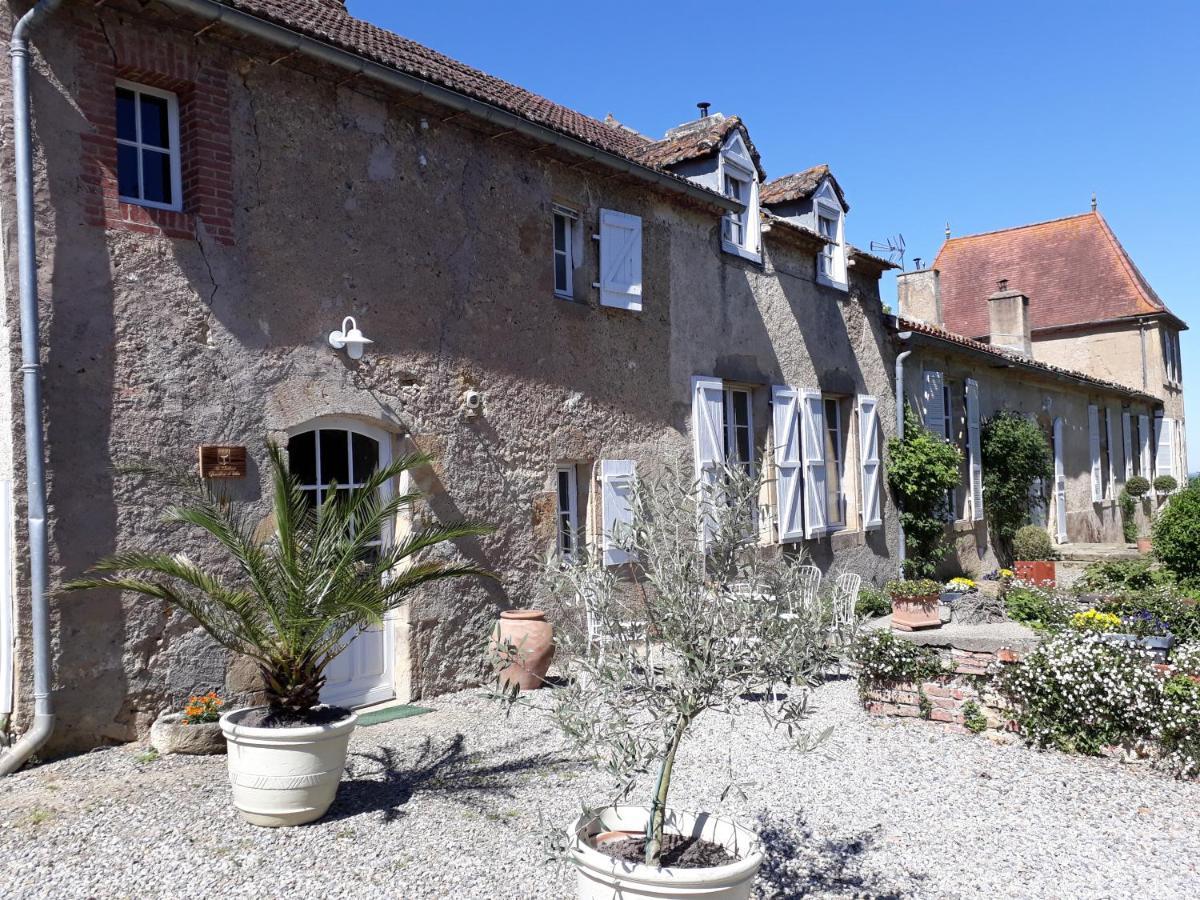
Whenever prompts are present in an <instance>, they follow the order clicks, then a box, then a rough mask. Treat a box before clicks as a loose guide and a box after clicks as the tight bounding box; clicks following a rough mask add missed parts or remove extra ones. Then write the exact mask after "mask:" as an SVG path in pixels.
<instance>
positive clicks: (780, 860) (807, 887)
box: [757, 814, 919, 900]
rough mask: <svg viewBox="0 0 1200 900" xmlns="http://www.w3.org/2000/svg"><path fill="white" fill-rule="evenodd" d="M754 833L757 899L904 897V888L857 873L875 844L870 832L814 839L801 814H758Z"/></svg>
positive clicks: (881, 899)
mask: <svg viewBox="0 0 1200 900" xmlns="http://www.w3.org/2000/svg"><path fill="white" fill-rule="evenodd" d="M758 833H759V837H760V838H761V840H762V842H763V851H764V858H763V864H762V868H760V869H759V870H758V881H757V887H758V891H759V893H758V896H759V897H761V898H762V900H798V898H801V897H814V896H819V897H830V896H833V897H837V896H843V895H844V896H847V897H872V898H876V900H900V898H902V897H904V896H905V889H904V888H902V887H900V886H898V885H895V884H887V883H884V882H882V881H881V880H880V879H879V878H878V877H877V876H875V875H873V874H870V873H866V874H864V873H863V872H862V871H860V867H861V863H862V861H863V857H864V854H867V853H869V852H870V851H871V849H872V848H873V847H874V845H875V836H874V835H873V834H871V833H870V832H864V833H863V834H860V835H857V836H856V837H853V838H850V839H842V840H832V839H817V838H816V837H815V836H814V835H813V831H812V829H811V828H809V827H808V825H807V824H806V823H805V821H804V816H803V815H799V814H798V815H796V816H795V817H794V818H792V819H779V818H774V817H770V816H767V815H765V814H763V815H760V816H759V817H758ZM908 877H909V878H913V877H919V876H912V875H909V876H908Z"/></svg>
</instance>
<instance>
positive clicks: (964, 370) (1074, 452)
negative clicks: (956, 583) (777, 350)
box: [905, 347, 1150, 576]
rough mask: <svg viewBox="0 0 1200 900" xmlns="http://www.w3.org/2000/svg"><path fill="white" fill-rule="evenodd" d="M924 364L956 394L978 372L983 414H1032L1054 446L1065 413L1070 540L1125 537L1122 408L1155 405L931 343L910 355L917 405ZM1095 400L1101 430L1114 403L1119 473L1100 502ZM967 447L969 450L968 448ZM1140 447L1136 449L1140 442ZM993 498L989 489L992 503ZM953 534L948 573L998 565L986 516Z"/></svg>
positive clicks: (910, 383) (908, 383) (910, 388)
mask: <svg viewBox="0 0 1200 900" xmlns="http://www.w3.org/2000/svg"><path fill="white" fill-rule="evenodd" d="M925 370H934V371H940V372H942V373H943V376H944V378H945V381H946V383H947V384H948V385H949V386H950V387H951V390H952V392H953V393H954V394H955V395H956V396H957V395H959V394H961V393H962V387H963V384H964V383H965V381H966V379H967V378H973V379H975V380H976V381H977V382H978V383H979V403H980V418H981V420H986V419H988V418H990V417H991V416H993V415H994V414H995V413H997V412H1000V411H1002V410H1010V411H1014V412H1018V413H1022V414H1025V415H1028V416H1030V417H1032V418H1033V419H1034V421H1036V422H1037V423H1038V425H1039V426H1040V428H1041V429H1042V432H1043V434H1045V436H1046V441H1047V444H1049V445H1050V446H1053V437H1052V436H1053V427H1054V426H1053V423H1054V420H1055V419H1056V418H1061V419H1062V421H1063V431H1062V433H1063V467H1064V471H1065V473H1066V482H1067V488H1066V505H1067V529H1066V530H1067V541H1068V543H1098V542H1100V543H1120V542H1122V541H1123V539H1124V538H1123V534H1122V528H1121V515H1120V510H1119V508H1118V506H1117V496H1118V495H1119V493H1120V490H1121V487H1122V483H1123V481H1124V477H1125V462H1124V447H1123V441H1122V430H1121V427H1122V426H1121V414H1122V412H1124V411H1125V410H1126V409H1128V411H1130V412H1131V413H1133V414H1134V415H1135V416H1136V415H1138V414H1143V415H1148V414H1150V413H1149V408H1148V407H1147V406H1146V405H1145V404H1142V403H1136V402H1135V403H1132V404H1131V405H1129V406H1128V407H1126V406H1125V405H1124V404H1127V403H1129V400H1128V398H1127V397H1125V396H1123V395H1120V394H1117V393H1115V392H1110V391H1102V390H1100V389H1096V390H1088V389H1086V388H1083V387H1075V386H1072V385H1068V384H1066V383H1065V382H1062V381H1059V380H1057V379H1053V378H1043V377H1040V376H1038V375H1036V374H1033V373H1030V372H1028V371H1025V370H1020V369H1015V368H997V367H993V366H991V365H989V364H988V363H986V362H981V361H980V360H979V359H977V358H973V357H969V356H966V355H963V354H958V353H955V352H953V351H951V350H945V351H943V350H940V349H937V348H930V347H926V348H922V349H920V350H918V351H917V352H916V353H914V355H913V356H912V357H910V358H909V362H908V365H907V367H906V369H905V390H906V391H907V395H908V398H909V402H910V403H912V404H913V408H914V409H917V410H920V409H921V408H922V405H921V395H922V380H921V379H922V372H923V371H925ZM1090 404H1095V405H1097V406H1098V407H1099V408H1100V411H1101V412H1100V430H1101V434H1102V435H1103V433H1104V413H1103V411H1104V410H1105V409H1107V410H1108V414H1109V418H1110V420H1111V423H1112V438H1113V445H1112V447H1113V455H1112V472H1113V478H1112V480H1111V481H1110V482H1109V484H1108V486H1107V487H1106V492H1107V493H1106V496H1105V499H1104V500H1102V501H1100V502H1093V501H1092V456H1091V444H1090V440H1089V426H1088V406H1089V405H1090ZM956 408H957V403H956ZM958 443H959V446H961V447H963V448H965V447H966V440H965V435H960V436H959V440H958ZM963 452H964V454H965V452H966V451H965V449H964V451H963ZM1134 452H1135V453H1136V452H1137V451H1136V449H1135V451H1134ZM964 471H965V468H964ZM959 490H960V491H965V492H969V490H970V487H969V484H968V482H967V481H966V479H965V478H964V481H963V484H962V486H961V487H960V488H959ZM1047 493H1048V494H1050V505H1049V508H1048V509H1047V510H1046V511H1045V512H1044V513H1043V517H1044V520H1045V524H1046V527H1047V529H1048V531H1049V532H1050V534H1051V535H1054V534H1055V532H1056V528H1055V521H1054V517H1055V511H1054V500H1053V495H1052V493H1050V486H1047ZM986 504H987V496H986V494H985V495H984V505H985V508H986ZM1143 524H1144V523H1143ZM948 537H949V538H950V539H951V540H952V541H953V544H954V552H953V553H952V554H951V555H950V557H948V558H947V560H946V561H945V563H944V565H943V568H944V569H945V571H946V573H947V574H954V573H955V572H957V571H962V572H965V573H967V574H968V575H971V576H980V575H983V574H985V573H987V572H990V571H992V570H994V569H996V568H998V566H999V562H998V560H997V558H996V553H995V547H994V546H993V542H992V539H991V536H990V535H989V533H988V527H987V522H986V519H985V520H981V521H973V520H963V519H960V520H958V521H956V522H954V523H953V524H952V525H950V526H948Z"/></svg>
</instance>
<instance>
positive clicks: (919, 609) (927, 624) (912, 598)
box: [885, 578, 942, 631]
mask: <svg viewBox="0 0 1200 900" xmlns="http://www.w3.org/2000/svg"><path fill="white" fill-rule="evenodd" d="M885 590H886V591H887V595H888V597H890V598H891V601H892V627H893V628H896V629H899V630H900V631H916V630H917V629H919V628H941V627H942V620H941V616H940V615H939V614H938V597H939V596H940V594H941V585H939V584H938V583H937V582H936V581H933V580H931V579H929V578H920V579H917V580H915V581H889V582H888V584H887V587H886V588H885Z"/></svg>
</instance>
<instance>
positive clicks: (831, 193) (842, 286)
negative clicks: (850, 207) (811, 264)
mask: <svg viewBox="0 0 1200 900" xmlns="http://www.w3.org/2000/svg"><path fill="white" fill-rule="evenodd" d="M813 218H814V219H815V220H816V221H815V222H813V225H815V226H816V229H815V230H816V232H817V233H818V234H819V235H821V237H823V238H824V239H825V246H824V248H823V249H822V250H821V252H820V254H819V255H818V256H817V282H818V283H819V284H824V285H828V286H829V287H834V288H838V289H839V290H843V291H844V290H846V289H847V284H846V210H845V208H844V207H843V206H842V202H841V200H840V198H839V197H838V195H837V192H836V191H835V190H834V189H833V186H832V185H831V184H830V183H829V180H828V179H826V180H825V182H824V183H823V184H822V185H821V186H820V188H818V189H817V191H816V194H815V195H814V197H813Z"/></svg>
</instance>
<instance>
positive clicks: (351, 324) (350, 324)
mask: <svg viewBox="0 0 1200 900" xmlns="http://www.w3.org/2000/svg"><path fill="white" fill-rule="evenodd" d="M373 343H375V342H374V341H373V340H371V339H370V338H369V337H365V336H364V335H363V333H362V332H361V331H359V330H358V323H357V322H355V321H354V316H346V318H344V319H342V328H341V330H340V331H331V332H329V346H330V347H332V348H333V349H334V350H342V349H344V350H345V351H346V355H347V356H348V357H350V358H351V359H362V355H363V347H365V346H366V345H367V344H373Z"/></svg>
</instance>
